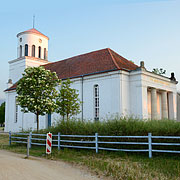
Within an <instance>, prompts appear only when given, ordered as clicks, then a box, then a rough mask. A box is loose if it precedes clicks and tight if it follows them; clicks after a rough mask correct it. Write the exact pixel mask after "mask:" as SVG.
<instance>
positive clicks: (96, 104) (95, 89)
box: [93, 84, 100, 121]
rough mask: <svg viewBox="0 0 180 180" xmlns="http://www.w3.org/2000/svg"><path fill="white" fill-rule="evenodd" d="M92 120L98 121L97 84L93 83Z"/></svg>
mask: <svg viewBox="0 0 180 180" xmlns="http://www.w3.org/2000/svg"><path fill="white" fill-rule="evenodd" d="M93 109H94V120H95V121H99V109H100V108H99V85H98V84H95V85H94V108H93Z"/></svg>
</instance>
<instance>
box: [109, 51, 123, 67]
mask: <svg viewBox="0 0 180 180" xmlns="http://www.w3.org/2000/svg"><path fill="white" fill-rule="evenodd" d="M107 50H108V52H109V54H110V56H111V58H112V60H113V62H114V64H115V66H116V67H117V68H118V69H120V67H119V65H118V64H117V62H116V60H115V59H114V57H113V55H112V53H111V51H112V50H111V49H110V48H107Z"/></svg>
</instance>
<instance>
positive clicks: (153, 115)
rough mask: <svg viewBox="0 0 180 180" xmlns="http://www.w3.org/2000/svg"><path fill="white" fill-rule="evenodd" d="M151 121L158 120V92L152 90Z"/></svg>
mask: <svg viewBox="0 0 180 180" xmlns="http://www.w3.org/2000/svg"><path fill="white" fill-rule="evenodd" d="M151 119H157V91H156V89H155V88H152V89H151Z"/></svg>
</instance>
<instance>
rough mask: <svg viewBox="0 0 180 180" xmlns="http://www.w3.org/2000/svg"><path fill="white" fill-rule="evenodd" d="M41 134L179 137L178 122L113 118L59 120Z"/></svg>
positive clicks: (179, 127)
mask: <svg viewBox="0 0 180 180" xmlns="http://www.w3.org/2000/svg"><path fill="white" fill-rule="evenodd" d="M41 132H42V133H45V132H52V133H53V134H57V133H58V132H60V133H61V134H83V135H94V134H95V133H99V134H101V135H111V136H118V135H119V136H121V135H127V136H131V135H132V136H138V135H139V136H147V135H148V133H152V134H153V135H163V136H180V122H177V121H174V120H166V119H165V120H159V121H158V120H140V119H134V118H120V117H114V118H110V119H107V120H104V121H98V122H94V121H82V120H78V119H73V120H69V121H62V120H59V121H58V124H56V126H52V127H50V128H49V129H46V130H41Z"/></svg>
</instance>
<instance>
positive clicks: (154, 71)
mask: <svg viewBox="0 0 180 180" xmlns="http://www.w3.org/2000/svg"><path fill="white" fill-rule="evenodd" d="M152 72H153V73H155V74H159V75H162V74H166V70H164V69H163V68H160V69H159V68H154V69H153V70H152Z"/></svg>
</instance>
